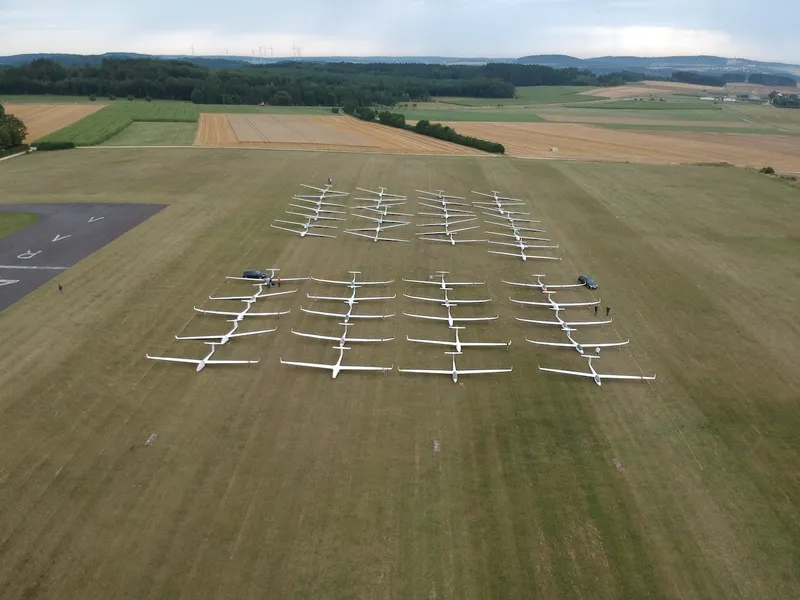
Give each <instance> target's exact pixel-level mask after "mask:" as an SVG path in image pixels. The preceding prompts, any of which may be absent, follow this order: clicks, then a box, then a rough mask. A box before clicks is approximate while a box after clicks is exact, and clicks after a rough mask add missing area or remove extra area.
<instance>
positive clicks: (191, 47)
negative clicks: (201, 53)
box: [189, 44, 194, 56]
mask: <svg viewBox="0 0 800 600" xmlns="http://www.w3.org/2000/svg"><path fill="white" fill-rule="evenodd" d="M189 50H191V51H192V56H194V44H192V45H191V46H189Z"/></svg>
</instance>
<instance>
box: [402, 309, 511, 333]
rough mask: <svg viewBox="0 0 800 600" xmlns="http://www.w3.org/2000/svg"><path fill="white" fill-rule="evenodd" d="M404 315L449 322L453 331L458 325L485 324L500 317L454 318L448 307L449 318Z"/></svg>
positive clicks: (412, 315)
mask: <svg viewBox="0 0 800 600" xmlns="http://www.w3.org/2000/svg"><path fill="white" fill-rule="evenodd" d="M403 314H404V315H405V316H407V317H413V318H415V319H428V320H429V321H447V326H448V327H449V328H450V329H452V328H453V327H455V326H456V323H478V322H481V323H484V322H487V321H495V320H497V319H499V318H500V317H454V316H453V315H452V313H451V312H450V307H449V306H448V307H447V316H446V317H434V316H432V315H414V314H411V313H407V312H403Z"/></svg>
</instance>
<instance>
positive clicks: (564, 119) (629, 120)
mask: <svg viewBox="0 0 800 600" xmlns="http://www.w3.org/2000/svg"><path fill="white" fill-rule="evenodd" d="M538 112H539V116H540V117H542V118H543V119H545V120H546V121H551V122H553V123H610V124H620V125H657V123H654V121H662V122H664V124H669V125H675V126H677V127H707V126H709V122H708V121H707V120H706V121H695V120H692V119H686V120H673V119H669V120H666V119H653V118H647V116H650V114H651V113H654V112H655V111H650V113H647V112H646V111H642V113H645V115H647V116H644V115H643V116H642V117H638V118H637V117H632V116H629V115H630V114H631V111H625V114H624V115H618V114H616V113H617V111H611V110H606V111H602V112H601V111H592V112H593V113H594V114H586V112H587V111H582V114H573V113H574V112H575V111H569V112H565V111H552V112H545V111H538ZM598 113H599V114H598ZM655 116H656V117H658V116H660V115H658V114H656V115H655ZM667 121H668V122H667ZM713 126H714V127H735V128H742V127H745V128H749V127H754V128H757V127H758V125H755V124H753V123H748V122H746V121H714V122H713ZM761 127H763V126H761Z"/></svg>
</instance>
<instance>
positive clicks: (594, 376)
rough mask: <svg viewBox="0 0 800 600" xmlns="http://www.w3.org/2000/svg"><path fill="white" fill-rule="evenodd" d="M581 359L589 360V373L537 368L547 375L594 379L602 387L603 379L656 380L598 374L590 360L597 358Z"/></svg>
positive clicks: (585, 355) (636, 376)
mask: <svg viewBox="0 0 800 600" xmlns="http://www.w3.org/2000/svg"><path fill="white" fill-rule="evenodd" d="M581 356H583V358H587V359H589V372H588V373H586V372H584V371H565V370H563V369H546V368H545V367H542V366H539V370H540V371H547V372H549V373H560V374H561V375H574V376H576V377H590V378H592V379H594V382H595V383H596V384H597V385H603V379H627V380H632V381H652V380H653V379H655V378H656V376H655V375H653V376H652V377H643V376H641V375H611V374H609V373H598V372H597V371H595V370H594V366H593V365H592V360H597V358H598V357H597V356H592V355H591V354H582V355H581Z"/></svg>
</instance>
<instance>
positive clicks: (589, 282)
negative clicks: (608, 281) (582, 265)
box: [578, 275, 597, 290]
mask: <svg viewBox="0 0 800 600" xmlns="http://www.w3.org/2000/svg"><path fill="white" fill-rule="evenodd" d="M578 281H579V282H581V283H582V284H583V285H585V286H586V287H587V288H589V289H590V290H596V289H597V284H596V283H595V281H594V279H592V278H591V277H589V276H588V275H581V276H580V277H578Z"/></svg>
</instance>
